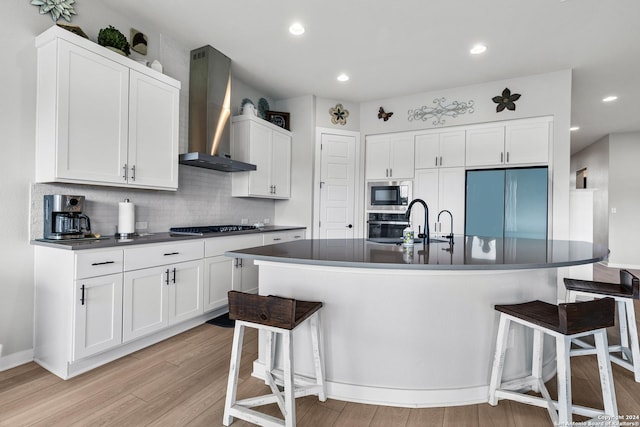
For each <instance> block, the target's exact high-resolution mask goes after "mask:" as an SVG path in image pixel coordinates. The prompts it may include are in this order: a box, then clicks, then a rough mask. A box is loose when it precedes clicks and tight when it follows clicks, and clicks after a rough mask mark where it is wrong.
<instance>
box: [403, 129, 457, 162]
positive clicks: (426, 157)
mask: <svg viewBox="0 0 640 427" xmlns="http://www.w3.org/2000/svg"><path fill="white" fill-rule="evenodd" d="M464 165H465V131H464V130H460V131H453V132H430V133H425V134H420V135H416V137H415V167H416V169H424V168H442V167H460V166H464Z"/></svg>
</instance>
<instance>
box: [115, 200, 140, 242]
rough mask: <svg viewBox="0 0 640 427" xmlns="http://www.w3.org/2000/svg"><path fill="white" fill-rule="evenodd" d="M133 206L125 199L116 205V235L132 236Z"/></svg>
mask: <svg viewBox="0 0 640 427" xmlns="http://www.w3.org/2000/svg"><path fill="white" fill-rule="evenodd" d="M135 223H136V219H135V206H134V204H133V203H131V202H130V201H129V199H126V200H125V201H124V202H120V203H118V234H133V233H134V232H135Z"/></svg>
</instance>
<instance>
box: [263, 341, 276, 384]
mask: <svg viewBox="0 0 640 427" xmlns="http://www.w3.org/2000/svg"><path fill="white" fill-rule="evenodd" d="M264 332H265V334H266V339H265V349H266V354H265V356H264V357H265V361H264V370H265V376H264V383H265V384H266V385H269V376H270V373H271V371H273V364H274V362H273V359H274V358H275V347H276V346H275V340H276V336H275V335H276V334H275V332H272V331H269V330H265V331H264Z"/></svg>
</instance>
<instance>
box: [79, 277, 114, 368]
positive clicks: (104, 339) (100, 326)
mask: <svg viewBox="0 0 640 427" xmlns="http://www.w3.org/2000/svg"><path fill="white" fill-rule="evenodd" d="M74 291H75V292H74V301H75V309H74V312H73V318H74V329H73V357H72V360H78V359H82V358H83V357H87V356H90V355H92V354H96V353H99V352H101V351H104V350H108V349H110V348H113V347H115V346H117V345H119V344H120V343H122V273H118V274H110V275H108V276H99V277H90V278H86V279H81V280H77V281H76V282H75V287H74Z"/></svg>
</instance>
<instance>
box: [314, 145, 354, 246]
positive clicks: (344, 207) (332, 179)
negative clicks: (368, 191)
mask: <svg viewBox="0 0 640 427" xmlns="http://www.w3.org/2000/svg"><path fill="white" fill-rule="evenodd" d="M355 147H356V138H355V137H354V136H346V135H332V134H324V133H323V134H322V137H321V151H320V153H321V154H320V156H321V160H320V227H319V231H320V238H321V239H346V238H353V236H354V230H355V217H354V212H355V183H356V177H355V169H356V168H355V165H356V157H355Z"/></svg>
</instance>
